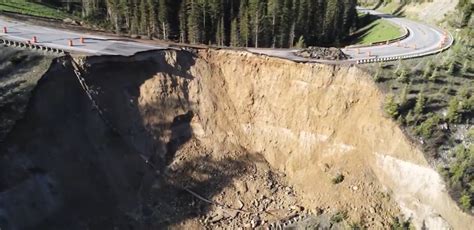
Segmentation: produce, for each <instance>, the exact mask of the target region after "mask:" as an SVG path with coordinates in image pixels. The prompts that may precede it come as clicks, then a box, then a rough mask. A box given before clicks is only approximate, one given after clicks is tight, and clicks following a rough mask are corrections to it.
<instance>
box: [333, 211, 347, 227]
mask: <svg viewBox="0 0 474 230" xmlns="http://www.w3.org/2000/svg"><path fill="white" fill-rule="evenodd" d="M345 219H347V212H345V211H344V212H342V211H339V212H336V213H335V214H334V215H332V216H331V219H330V221H331V223H332V224H334V223H340V222H342V221H344V220H345Z"/></svg>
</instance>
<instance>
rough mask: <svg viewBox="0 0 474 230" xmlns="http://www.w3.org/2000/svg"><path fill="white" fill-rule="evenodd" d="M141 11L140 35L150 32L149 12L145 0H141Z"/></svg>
mask: <svg viewBox="0 0 474 230" xmlns="http://www.w3.org/2000/svg"><path fill="white" fill-rule="evenodd" d="M139 9H140V11H139V15H140V16H139V18H140V26H139V28H140V29H139V31H138V33H139V34H145V33H146V31H147V30H148V27H149V26H148V11H147V4H146V2H145V0H140V8H139Z"/></svg>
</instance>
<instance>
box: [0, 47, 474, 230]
mask: <svg viewBox="0 0 474 230" xmlns="http://www.w3.org/2000/svg"><path fill="white" fill-rule="evenodd" d="M43 72H44V71H43ZM382 100H383V95H382V93H381V92H380V91H379V90H378V89H377V87H376V85H375V84H374V83H372V81H371V79H370V77H369V76H368V75H367V74H366V73H364V72H363V71H361V70H359V69H358V68H356V67H349V66H337V67H335V66H329V65H322V64H303V63H294V62H291V61H286V60H280V59H275V58H269V57H263V56H257V55H253V54H249V53H245V52H236V51H213V50H202V51H199V52H197V53H195V54H191V53H189V52H185V51H150V52H144V53H139V54H136V55H134V56H131V57H121V56H101V57H80V58H74V59H73V58H71V57H60V58H55V59H54V60H53V61H52V64H51V66H50V67H49V69H48V70H47V71H46V73H44V75H43V76H42V77H41V79H40V80H39V82H38V84H37V85H36V87H35V88H34V89H33V91H32V94H31V97H30V99H29V102H28V105H27V106H26V109H25V111H24V112H23V113H21V115H18V117H17V118H15V119H12V120H15V121H16V123H15V124H14V125H13V126H12V127H10V126H9V127H10V128H9V132H8V134H7V135H5V138H3V139H2V141H1V142H0V154H1V155H0V166H1V167H0V192H1V193H0V228H1V229H2V230H4V229H25V228H26V229H28V228H30V229H65V228H67V229H157V228H162V227H170V228H176V229H202V228H216V229H229V228H231V229H232V228H237V227H247V228H254V227H269V228H277V227H278V226H287V227H291V226H293V227H298V226H299V227H317V226H319V227H327V228H330V227H331V228H333V229H342V228H344V226H348V224H349V223H357V224H360V225H363V226H365V227H368V228H374V229H381V228H389V225H390V223H391V222H392V221H393V218H394V217H398V216H400V215H401V214H403V215H404V216H405V218H411V220H412V222H413V223H414V224H415V226H417V227H418V228H421V227H422V226H424V227H428V228H429V229H449V228H454V229H465V226H472V225H471V224H472V223H473V218H472V217H471V216H469V215H466V214H464V213H463V212H461V211H460V209H459V208H458V207H457V206H456V204H455V203H454V202H453V201H452V200H451V199H450V197H449V196H448V194H447V192H446V189H445V186H444V183H443V181H442V180H441V178H440V177H439V176H438V174H437V173H436V171H434V170H433V169H431V168H430V166H429V165H428V163H427V161H426V160H425V158H424V156H423V153H422V152H421V151H420V150H419V149H418V148H416V146H413V145H412V144H410V142H409V141H408V140H407V139H406V137H405V136H404V134H403V132H402V131H401V130H400V129H399V127H398V126H397V125H396V124H395V123H394V122H392V121H391V120H390V119H388V118H385V117H384V115H383V112H382V110H381V104H382ZM2 112H5V111H2ZM334 216H338V217H341V218H340V219H341V220H337V218H334ZM331 217H332V218H331Z"/></svg>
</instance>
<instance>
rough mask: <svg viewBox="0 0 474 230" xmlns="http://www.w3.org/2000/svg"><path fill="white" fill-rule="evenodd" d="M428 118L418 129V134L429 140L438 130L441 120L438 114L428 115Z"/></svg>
mask: <svg viewBox="0 0 474 230" xmlns="http://www.w3.org/2000/svg"><path fill="white" fill-rule="evenodd" d="M428 116H429V118H428V119H426V120H425V121H424V122H422V123H421V124H420V125H419V126H417V127H416V133H417V134H418V135H421V136H422V137H424V138H425V139H429V138H431V137H432V136H433V133H434V132H435V131H436V128H437V126H438V124H439V122H440V120H441V119H440V117H439V116H438V115H437V114H435V115H432V114H428Z"/></svg>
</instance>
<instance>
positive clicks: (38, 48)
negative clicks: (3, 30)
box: [0, 38, 69, 54]
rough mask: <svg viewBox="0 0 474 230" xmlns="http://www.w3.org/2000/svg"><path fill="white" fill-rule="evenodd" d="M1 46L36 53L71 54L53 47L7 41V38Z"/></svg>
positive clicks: (2, 39)
mask: <svg viewBox="0 0 474 230" xmlns="http://www.w3.org/2000/svg"><path fill="white" fill-rule="evenodd" d="M0 45H5V46H12V47H17V48H24V49H31V50H35V51H44V52H51V53H57V54H67V53H69V52H67V51H65V50H63V49H59V48H52V47H48V46H45V45H39V44H35V43H28V42H20V41H15V40H9V39H5V38H0Z"/></svg>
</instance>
